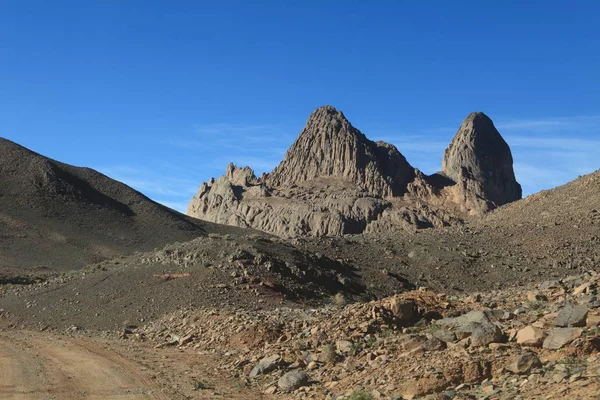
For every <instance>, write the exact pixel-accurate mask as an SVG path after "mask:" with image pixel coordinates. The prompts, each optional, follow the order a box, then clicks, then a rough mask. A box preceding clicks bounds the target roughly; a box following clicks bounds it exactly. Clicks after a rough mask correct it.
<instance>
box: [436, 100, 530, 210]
mask: <svg viewBox="0 0 600 400" xmlns="http://www.w3.org/2000/svg"><path fill="white" fill-rule="evenodd" d="M442 174H444V175H445V176H447V177H448V178H450V179H452V180H453V181H454V182H456V183H457V184H458V185H459V187H460V188H461V189H462V192H463V193H467V194H468V193H471V194H473V195H474V196H476V197H477V198H479V199H481V200H482V202H483V203H485V204H484V205H483V206H482V210H483V211H487V210H489V209H491V208H495V207H497V206H500V205H503V204H506V203H510V202H511V201H515V200H518V199H520V198H521V194H522V192H521V185H519V183H518V182H517V181H516V179H515V173H514V171H513V159H512V154H511V152H510V148H509V147H508V144H506V142H505V141H504V139H503V138H502V136H501V135H500V133H499V132H498V130H497V129H496V127H495V126H494V123H493V122H492V120H491V119H490V118H489V117H488V116H487V115H485V114H484V113H482V112H475V113H471V114H469V115H468V116H467V118H466V119H465V120H464V121H463V123H462V125H461V126H460V128H459V129H458V132H456V135H455V136H454V139H453V140H452V142H451V143H450V145H449V146H448V148H447V149H446V151H445V152H444V158H443V160H442Z"/></svg>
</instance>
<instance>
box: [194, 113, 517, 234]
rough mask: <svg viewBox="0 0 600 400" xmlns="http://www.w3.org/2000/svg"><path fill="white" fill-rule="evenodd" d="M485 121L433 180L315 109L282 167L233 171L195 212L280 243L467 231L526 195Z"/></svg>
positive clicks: (459, 141)
mask: <svg viewBox="0 0 600 400" xmlns="http://www.w3.org/2000/svg"><path fill="white" fill-rule="evenodd" d="M480 115H481V116H483V114H480V113H475V114H471V115H470V116H469V117H467V119H466V120H465V123H463V126H462V127H461V129H460V130H459V133H458V134H457V137H456V138H455V139H454V141H453V142H452V144H451V145H450V147H449V148H448V150H446V154H445V156H444V162H443V172H442V173H438V174H434V175H432V176H427V175H425V174H423V173H422V172H420V171H419V170H417V169H414V168H413V167H411V165H410V164H409V163H408V162H407V161H406V159H405V158H404V156H403V155H402V154H401V153H400V152H399V151H398V149H397V148H396V147H395V146H393V145H391V144H388V143H384V142H373V141H371V140H369V139H367V138H366V136H365V135H363V134H362V133H361V132H360V131H359V130H358V129H356V128H354V127H353V126H352V125H351V124H350V122H349V121H348V120H347V119H346V117H345V116H344V114H342V112H340V111H338V110H336V109H335V108H333V107H331V106H324V107H321V108H318V109H317V110H316V111H314V112H313V113H312V114H311V115H310V117H309V119H308V122H307V124H306V126H305V127H304V129H303V130H302V132H300V135H299V136H298V138H297V139H296V141H295V142H294V144H293V145H292V146H291V147H290V149H289V150H288V152H287V153H286V156H285V158H284V160H283V161H282V162H281V163H280V164H279V166H277V168H275V169H274V170H273V171H272V172H270V173H268V174H264V175H263V176H261V177H260V178H257V177H256V176H255V174H254V171H252V170H251V169H250V168H248V167H244V168H238V167H236V166H234V165H233V164H230V165H229V166H228V167H227V171H226V173H225V174H224V175H223V176H221V177H220V178H219V179H218V180H215V179H212V180H211V181H210V182H207V183H203V184H202V186H201V187H200V190H199V191H198V193H197V194H196V195H195V196H194V197H193V198H192V201H191V202H190V204H189V207H188V214H189V215H191V216H194V217H197V218H200V219H204V220H208V221H212V222H217V223H222V224H228V225H235V226H240V227H253V228H256V229H260V230H263V231H266V232H270V233H274V234H276V235H279V236H283V237H294V236H305V235H310V236H338V235H344V234H357V233H369V234H377V233H379V232H389V231H394V230H400V231H402V230H408V231H413V230H415V229H422V228H431V227H443V226H448V225H452V224H460V223H462V220H463V218H464V217H465V216H467V215H473V214H475V215H478V214H481V213H482V212H485V211H487V210H489V209H492V208H494V207H496V205H497V204H503V203H504V202H506V201H510V200H508V199H513V198H514V197H516V196H517V195H518V197H520V186H519V184H518V183H516V182H515V181H514V173H513V172H512V157H511V155H510V150H509V149H508V146H507V145H506V143H505V142H504V140H503V139H502V137H501V136H500V134H499V133H498V132H497V131H496V130H495V128H494V127H493V124H492V123H491V121H490V120H489V118H487V117H485V116H484V117H485V118H484V119H482V120H481V121H480V119H481V118H480ZM486 121H489V124H488V123H487V122H486ZM498 143H500V144H498ZM501 144H503V146H504V147H503V146H502V145H501ZM490 146H491V147H490ZM497 149H500V152H499V153H498V154H495V153H494V152H493V151H492V150H494V151H496V150H497ZM505 150H506V151H505ZM511 179H512V180H511ZM515 185H516V186H515ZM503 188H509V192H508V193H504V192H503V191H502V190H503ZM516 188H518V193H517V192H516ZM488 194H489V195H490V196H492V197H491V198H488V197H486V196H487V195H488Z"/></svg>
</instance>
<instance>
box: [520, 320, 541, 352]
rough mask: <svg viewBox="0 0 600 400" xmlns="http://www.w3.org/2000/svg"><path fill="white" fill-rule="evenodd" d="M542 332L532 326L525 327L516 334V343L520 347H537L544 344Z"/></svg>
mask: <svg viewBox="0 0 600 400" xmlns="http://www.w3.org/2000/svg"><path fill="white" fill-rule="evenodd" d="M544 336H545V335H544V331H543V330H542V329H540V328H536V327H534V326H531V325H529V326H526V327H525V328H523V329H520V330H519V331H518V332H517V343H518V344H520V345H522V346H534V347H539V346H541V345H542V343H543V342H544Z"/></svg>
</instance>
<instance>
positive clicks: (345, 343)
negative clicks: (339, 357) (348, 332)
mask: <svg viewBox="0 0 600 400" xmlns="http://www.w3.org/2000/svg"><path fill="white" fill-rule="evenodd" d="M353 347H354V346H353V344H352V342H351V341H349V340H338V341H337V342H335V348H336V350H337V351H339V352H340V353H342V354H348V353H350V352H351V351H352V348H353Z"/></svg>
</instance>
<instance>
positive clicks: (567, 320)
mask: <svg viewBox="0 0 600 400" xmlns="http://www.w3.org/2000/svg"><path fill="white" fill-rule="evenodd" d="M587 313H588V309H587V307H584V306H579V305H575V304H572V303H567V304H566V305H565V306H564V307H563V308H562V309H561V310H560V312H559V313H558V316H557V317H556V320H555V321H554V325H555V326H562V327H570V326H585V319H586V317H587Z"/></svg>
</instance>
